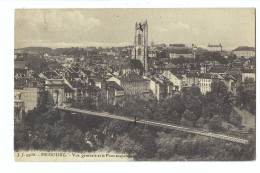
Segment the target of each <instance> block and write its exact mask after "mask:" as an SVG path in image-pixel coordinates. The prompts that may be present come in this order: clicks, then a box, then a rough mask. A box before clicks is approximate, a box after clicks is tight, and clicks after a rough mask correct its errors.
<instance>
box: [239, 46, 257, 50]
mask: <svg viewBox="0 0 260 173" xmlns="http://www.w3.org/2000/svg"><path fill="white" fill-rule="evenodd" d="M234 51H255V48H254V47H248V46H240V47H238V48H236V49H235V50H234Z"/></svg>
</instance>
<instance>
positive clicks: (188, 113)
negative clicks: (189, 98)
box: [182, 109, 197, 122]
mask: <svg viewBox="0 0 260 173" xmlns="http://www.w3.org/2000/svg"><path fill="white" fill-rule="evenodd" d="M182 117H183V118H184V119H185V120H187V121H191V122H195V121H196V120H197V117H196V115H194V113H193V112H191V111H190V110H189V109H186V110H185V112H184V113H183V115H182Z"/></svg>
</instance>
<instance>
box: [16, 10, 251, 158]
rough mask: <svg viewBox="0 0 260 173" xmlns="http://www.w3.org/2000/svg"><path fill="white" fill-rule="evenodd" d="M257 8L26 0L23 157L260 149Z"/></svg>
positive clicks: (21, 16)
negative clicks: (61, 5) (75, 5)
mask: <svg viewBox="0 0 260 173" xmlns="http://www.w3.org/2000/svg"><path fill="white" fill-rule="evenodd" d="M255 12H256V11H255V9H253V8H204V9H198V8H196V9H195V8H194V9H193V8H189V9H181V8H179V9H173V8H172V9H171V8H167V9H159V8H158V9H148V8H146V9H137V8H136V9H124V8H121V9H16V10H15V19H14V20H15V42H14V45H15V46H14V47H15V49H14V158H15V160H16V161H36V162H37V161H253V160H255V159H256V142H255V136H256V132H255V130H256V121H255V120H256V74H255V72H256V51H255V35H256V34H255V32H256V31H255Z"/></svg>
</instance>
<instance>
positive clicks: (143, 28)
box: [132, 20, 148, 74]
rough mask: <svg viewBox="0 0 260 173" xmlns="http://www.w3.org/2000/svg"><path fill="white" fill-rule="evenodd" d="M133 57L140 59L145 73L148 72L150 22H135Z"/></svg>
mask: <svg viewBox="0 0 260 173" xmlns="http://www.w3.org/2000/svg"><path fill="white" fill-rule="evenodd" d="M132 59H135V60H140V61H141V63H142V65H143V67H144V74H145V73H146V72H148V63H147V59H148V23H147V20H146V21H145V22H140V23H136V24H135V39H134V49H133V51H132Z"/></svg>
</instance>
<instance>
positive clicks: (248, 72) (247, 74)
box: [241, 69, 255, 82]
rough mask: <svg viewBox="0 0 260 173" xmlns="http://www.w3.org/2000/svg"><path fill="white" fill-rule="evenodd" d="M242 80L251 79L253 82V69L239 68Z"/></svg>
mask: <svg viewBox="0 0 260 173" xmlns="http://www.w3.org/2000/svg"><path fill="white" fill-rule="evenodd" d="M241 76H242V82H245V81H248V80H252V81H254V82H255V70H254V69H241Z"/></svg>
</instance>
